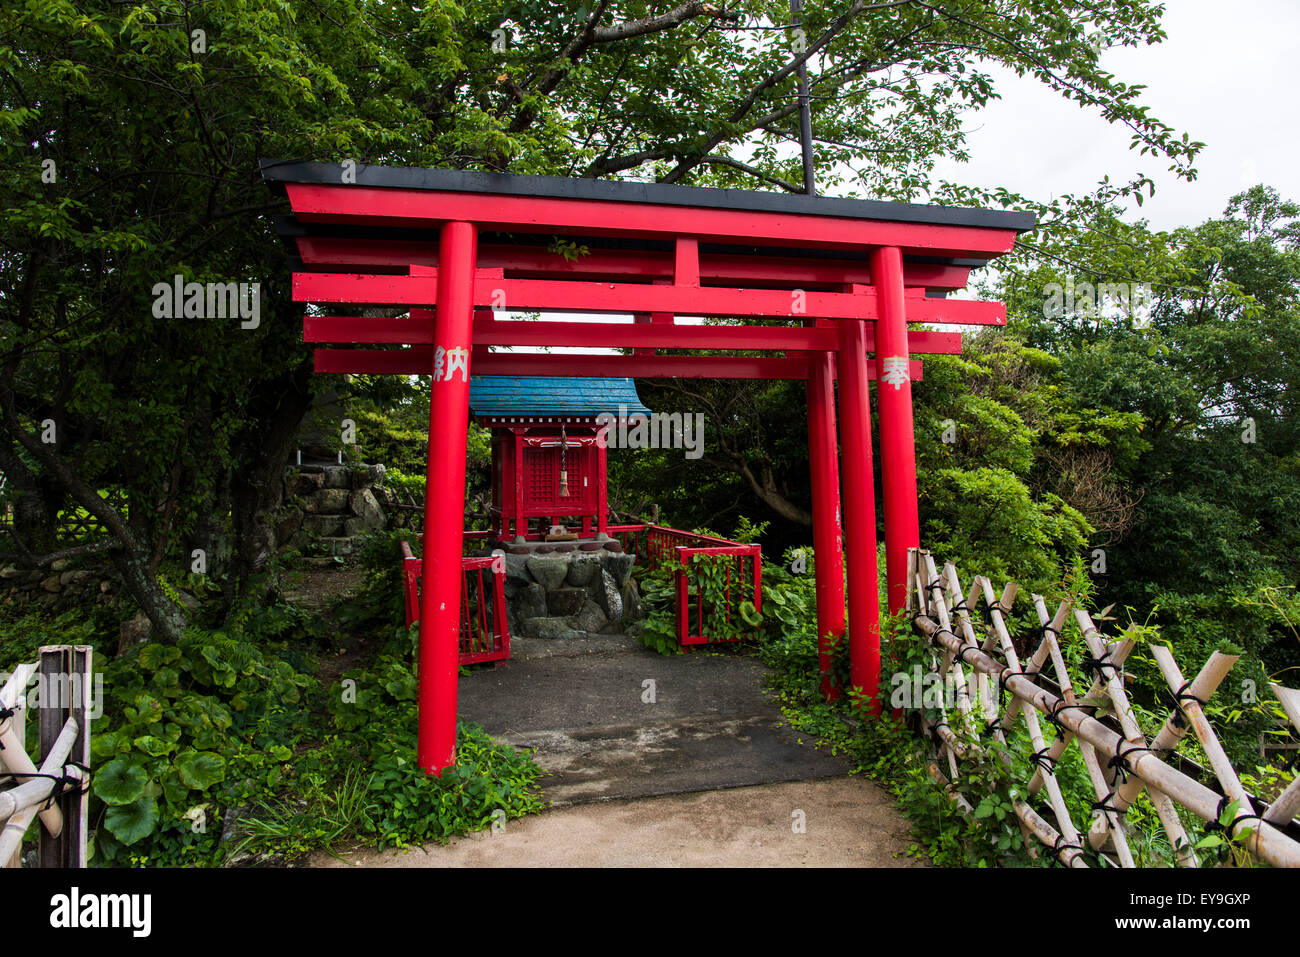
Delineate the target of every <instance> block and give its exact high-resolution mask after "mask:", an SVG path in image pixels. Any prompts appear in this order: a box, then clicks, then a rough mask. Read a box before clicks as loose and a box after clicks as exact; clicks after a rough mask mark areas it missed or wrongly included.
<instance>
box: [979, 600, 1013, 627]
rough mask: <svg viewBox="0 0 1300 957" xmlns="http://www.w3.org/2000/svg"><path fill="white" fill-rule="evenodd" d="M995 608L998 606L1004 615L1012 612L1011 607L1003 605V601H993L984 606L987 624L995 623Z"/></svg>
mask: <svg viewBox="0 0 1300 957" xmlns="http://www.w3.org/2000/svg"><path fill="white" fill-rule="evenodd" d="M995 608H996V609H997V610H998V611H1000V612H1002V614H1003V615H1006V614H1008V613H1009V612H1010V609H1008V608H1003V607H1002V603H1001V602H998V601H995V602H993V603H992V604H991V605H985V606H984V621H985V622H986V623H987V624H990V625H991V624H993V609H995Z"/></svg>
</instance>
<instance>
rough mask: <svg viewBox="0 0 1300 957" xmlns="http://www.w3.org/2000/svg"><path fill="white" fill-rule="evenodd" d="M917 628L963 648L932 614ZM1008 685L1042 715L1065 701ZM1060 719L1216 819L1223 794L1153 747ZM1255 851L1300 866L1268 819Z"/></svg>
mask: <svg viewBox="0 0 1300 957" xmlns="http://www.w3.org/2000/svg"><path fill="white" fill-rule="evenodd" d="M916 626H917V628H918V629H920V630H921V632H922V633H923V634H924V635H926V636H927V637H928V638H929V639H930V640H931V641H933V642H938V643H940V644H944V645H947V646H948V647H949V648H951V649H954V650H955V648H956V647H959V641H958V639H957V638H956V636H954V635H951V634H946V633H944V632H943V630H942V629H941V628H940V627H939V625H938V623H937V622H935V621H934V620H932V619H930V618H928V617H918V618H917V619H916ZM966 658H967V661H968V663H970V665H971V666H972V667H977V668H980V669H982V670H985V671H987V673H988V674H990V675H994V676H998V675H1001V673H1002V671H1003V670H1005V669H1004V668H1003V666H1002V665H1001V664H1000V663H999V662H997V661H996V660H994V659H993V658H991V657H990V656H988V655H986V654H985V653H983V652H981V651H979V650H978V649H974V650H970V651H968V652H967V653H966ZM1005 685H1006V688H1007V690H1008V691H1010V692H1011V694H1013V695H1015V696H1017V697H1019V698H1021V699H1023V700H1024V701H1025V702H1026V703H1027V704H1029V705H1030V706H1031V707H1033V708H1034V709H1036V710H1037V711H1039V712H1041V713H1043V714H1050V713H1052V712H1053V710H1054V709H1055V708H1057V707H1059V704H1058V703H1059V702H1061V701H1062V700H1063V699H1061V698H1059V697H1057V696H1056V695H1054V694H1052V693H1051V692H1050V691H1047V690H1046V689H1044V688H1040V687H1038V686H1037V685H1035V684H1034V683H1033V682H1032V681H1030V680H1028V679H1027V678H1025V677H1023V676H1022V675H1018V674H1012V675H1010V676H1009V677H1008V678H1007V679H1006V680H1005ZM1058 720H1059V721H1060V722H1061V723H1062V724H1064V725H1066V726H1067V727H1068V728H1069V729H1070V730H1071V731H1073V732H1074V734H1075V735H1076V736H1077V737H1078V738H1079V739H1080V740H1081V741H1082V742H1085V743H1087V744H1090V745H1092V746H1093V747H1096V748H1098V749H1101V750H1102V751H1104V752H1109V753H1114V754H1117V755H1120V756H1122V757H1123V758H1124V760H1125V762H1126V764H1127V768H1128V773H1131V774H1136V775H1137V776H1138V777H1140V778H1142V779H1143V781H1145V782H1146V784H1147V786H1148V787H1150V788H1152V789H1154V790H1157V791H1163V792H1165V793H1166V794H1168V795H1170V796H1171V797H1174V798H1177V800H1178V802H1179V803H1180V804H1182V805H1183V806H1184V807H1185V808H1187V810H1188V811H1190V812H1191V813H1193V814H1195V815H1196V816H1197V817H1199V818H1201V819H1202V820H1204V821H1213V820H1216V819H1217V817H1218V804H1219V795H1218V794H1216V793H1215V792H1214V791H1212V790H1211V789H1210V788H1208V787H1206V786H1205V785H1203V784H1201V783H1200V782H1199V781H1196V780H1193V779H1192V778H1190V777H1188V776H1187V775H1186V774H1184V773H1183V772H1182V771H1180V770H1178V769H1177V768H1174V767H1171V766H1170V765H1168V764H1166V763H1165V762H1164V761H1162V760H1161V759H1160V758H1158V757H1156V756H1155V755H1154V754H1152V753H1151V752H1150V751H1146V750H1142V751H1138V750H1135V749H1133V748H1131V747H1130V748H1125V747H1124V746H1125V744H1126V743H1127V742H1126V741H1125V739H1124V738H1123V737H1121V736H1120V735H1118V734H1116V733H1115V732H1114V731H1112V730H1111V729H1110V728H1108V727H1106V725H1104V724H1102V723H1101V722H1100V721H1098V720H1097V719H1095V718H1093V717H1090V716H1087V715H1084V716H1079V715H1077V714H1076V713H1075V712H1074V711H1072V710H1064V711H1060V712H1059V714H1058ZM1254 850H1255V852H1256V853H1257V854H1258V856H1259V858H1260V859H1261V860H1263V861H1265V862H1266V863H1269V864H1273V865H1275V866H1278V867H1300V843H1297V842H1295V841H1294V840H1292V839H1291V838H1290V837H1288V836H1287V835H1286V834H1284V833H1282V832H1281V831H1280V830H1278V829H1277V828H1276V827H1274V826H1273V825H1271V824H1267V823H1263V824H1261V825H1260V826H1259V827H1258V828H1257V829H1256V840H1255V842H1254Z"/></svg>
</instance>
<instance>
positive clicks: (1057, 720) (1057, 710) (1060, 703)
mask: <svg viewBox="0 0 1300 957" xmlns="http://www.w3.org/2000/svg"><path fill="white" fill-rule="evenodd" d="M1070 708H1074V709H1075V710H1077V711H1082V712H1083V713H1084V715H1085V717H1089V718H1091V717H1092V716H1093V715H1095V714H1096V713H1097V706H1096V705H1094V704H1071V703H1070V702H1068V701H1066V700H1065V699H1064V698H1057V699H1056V704H1054V705H1052V706H1051V708H1049V709H1048V710H1047V720H1048V721H1050V722H1051V723H1052V727H1054V728H1055V729H1056V730H1057V731H1059V732H1060V733H1061V734H1065V733H1067V732H1069V730H1070V729H1069V728H1067V727H1066V726H1065V722H1063V721H1062V720H1061V712H1062V711H1068V710H1069V709H1070Z"/></svg>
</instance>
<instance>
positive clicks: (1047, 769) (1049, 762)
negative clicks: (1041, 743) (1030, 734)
mask: <svg viewBox="0 0 1300 957" xmlns="http://www.w3.org/2000/svg"><path fill="white" fill-rule="evenodd" d="M1050 750H1051V748H1050V747H1048V748H1042V749H1040V750H1038V751H1035V752H1034V753H1033V754H1032V755H1031V756H1030V758H1029V763H1030V764H1033V765H1036V766H1037V767H1038V770H1040V771H1042V772H1043V773H1044V774H1051V773H1052V772H1053V771H1055V770H1056V758H1054V757H1052V756H1051V755H1050V754H1048V753H1047V752H1048V751H1050Z"/></svg>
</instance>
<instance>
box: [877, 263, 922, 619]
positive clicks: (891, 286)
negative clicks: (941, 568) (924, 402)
mask: <svg viewBox="0 0 1300 957" xmlns="http://www.w3.org/2000/svg"><path fill="white" fill-rule="evenodd" d="M871 282H872V284H873V285H874V286H875V287H876V302H877V303H878V309H879V313H878V318H877V320H876V401H877V404H878V408H879V412H880V473H881V478H882V485H883V487H884V496H883V498H884V501H883V503H882V504H883V505H884V509H885V580H886V582H887V583H888V596H889V610H890V611H891V612H898V611H900V610H901V609H902V608H903V607H904V606H905V605H906V604H907V592H908V584H909V583H908V581H907V550H908V549H909V548H916V547H917V546H918V545H920V528H919V524H920V523H919V519H918V517H917V504H916V439H915V436H914V434H913V431H912V381H911V378H910V377H909V375H908V371H907V370H908V359H909V358H910V357H909V355H908V351H907V315H906V312H905V307H904V299H903V257H902V254H901V253H900V252H899V250H898V247H896V246H882V247H881V248H879V249H873V250H872V251H871Z"/></svg>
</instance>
